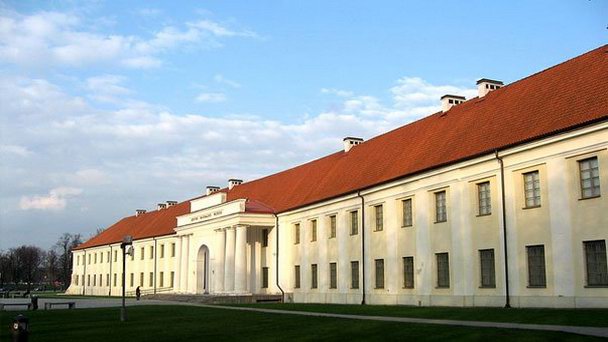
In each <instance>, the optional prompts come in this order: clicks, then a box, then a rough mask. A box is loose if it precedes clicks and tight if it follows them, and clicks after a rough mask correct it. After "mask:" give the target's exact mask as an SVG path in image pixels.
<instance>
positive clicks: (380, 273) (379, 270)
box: [375, 259, 384, 289]
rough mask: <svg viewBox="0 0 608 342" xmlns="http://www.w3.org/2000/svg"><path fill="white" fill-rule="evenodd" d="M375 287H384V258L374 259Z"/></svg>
mask: <svg viewBox="0 0 608 342" xmlns="http://www.w3.org/2000/svg"><path fill="white" fill-rule="evenodd" d="M375 264H376V288H377V289H383V288H384V259H376V260H375Z"/></svg>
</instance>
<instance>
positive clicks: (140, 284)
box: [139, 272, 144, 287]
mask: <svg viewBox="0 0 608 342" xmlns="http://www.w3.org/2000/svg"><path fill="white" fill-rule="evenodd" d="M139 286H140V287H144V272H141V273H140V274H139Z"/></svg>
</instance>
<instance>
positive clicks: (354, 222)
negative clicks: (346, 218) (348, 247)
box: [350, 210, 359, 235]
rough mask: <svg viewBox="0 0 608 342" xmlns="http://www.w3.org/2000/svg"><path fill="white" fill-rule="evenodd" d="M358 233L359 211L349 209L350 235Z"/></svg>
mask: <svg viewBox="0 0 608 342" xmlns="http://www.w3.org/2000/svg"><path fill="white" fill-rule="evenodd" d="M357 234H359V212H358V211H356V210H355V211H351V212H350V235H357Z"/></svg>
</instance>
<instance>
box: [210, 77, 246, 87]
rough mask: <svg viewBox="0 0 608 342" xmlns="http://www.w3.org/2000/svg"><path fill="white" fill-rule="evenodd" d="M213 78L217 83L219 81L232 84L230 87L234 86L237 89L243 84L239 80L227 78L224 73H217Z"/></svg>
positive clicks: (228, 84)
mask: <svg viewBox="0 0 608 342" xmlns="http://www.w3.org/2000/svg"><path fill="white" fill-rule="evenodd" d="M213 80H214V81H215V82H216V83H219V84H225V85H227V86H230V87H232V88H237V89H238V88H240V87H241V84H240V83H238V82H236V81H233V80H230V79H227V78H226V77H224V75H222V74H216V75H215V76H213Z"/></svg>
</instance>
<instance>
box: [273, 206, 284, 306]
mask: <svg viewBox="0 0 608 342" xmlns="http://www.w3.org/2000/svg"><path fill="white" fill-rule="evenodd" d="M273 215H274V219H275V222H276V223H275V225H274V226H275V228H276V230H277V233H276V240H277V241H276V251H275V255H276V258H277V259H276V266H275V267H276V269H277V270H276V283H277V287H278V288H279V290H280V291H281V303H283V302H284V301H285V291H283V288H282V287H281V284H279V216H277V214H275V213H273Z"/></svg>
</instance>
